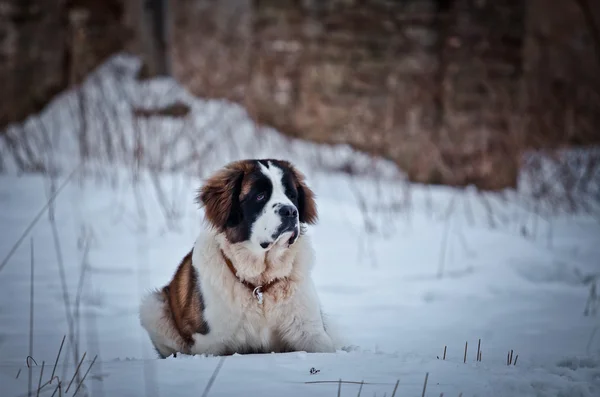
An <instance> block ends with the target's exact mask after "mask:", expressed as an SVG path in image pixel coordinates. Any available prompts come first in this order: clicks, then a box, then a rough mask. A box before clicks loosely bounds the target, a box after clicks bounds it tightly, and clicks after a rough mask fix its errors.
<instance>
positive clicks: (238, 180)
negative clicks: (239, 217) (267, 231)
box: [196, 160, 253, 231]
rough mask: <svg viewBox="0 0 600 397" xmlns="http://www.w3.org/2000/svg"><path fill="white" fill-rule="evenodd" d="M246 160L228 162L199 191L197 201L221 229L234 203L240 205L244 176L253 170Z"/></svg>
mask: <svg viewBox="0 0 600 397" xmlns="http://www.w3.org/2000/svg"><path fill="white" fill-rule="evenodd" d="M252 167H253V165H252V163H251V162H249V161H246V160H242V161H235V162H233V163H230V164H227V165H226V166H225V167H223V168H222V169H220V170H219V171H217V172H216V173H215V174H214V175H213V176H211V177H210V178H208V179H207V180H206V182H205V183H204V186H202V187H201V188H200V190H199V192H198V196H197V197H196V201H197V202H198V203H199V204H201V205H202V206H204V211H205V214H206V218H207V219H208V221H209V222H210V223H211V224H212V225H213V226H215V227H216V228H217V229H218V230H219V231H224V229H225V228H226V226H227V223H228V221H229V214H230V213H231V208H232V206H233V205H239V203H238V200H239V194H240V193H241V191H242V189H243V182H244V176H245V175H246V174H248V173H249V172H251V171H252Z"/></svg>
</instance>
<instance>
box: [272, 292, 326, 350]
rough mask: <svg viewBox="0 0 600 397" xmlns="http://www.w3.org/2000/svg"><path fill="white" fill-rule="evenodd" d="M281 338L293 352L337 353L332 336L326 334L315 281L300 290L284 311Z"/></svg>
mask: <svg viewBox="0 0 600 397" xmlns="http://www.w3.org/2000/svg"><path fill="white" fill-rule="evenodd" d="M280 324H281V326H280V329H279V335H280V337H281V338H282V342H283V343H284V344H285V345H287V346H288V347H289V348H290V349H291V350H296V351H299V350H300V351H306V352H310V353H316V352H327V353H333V352H335V345H334V343H333V341H332V339H331V336H330V335H329V334H328V333H327V331H326V330H325V324H324V323H323V317H322V315H321V307H320V303H319V299H318V297H317V294H316V289H315V288H314V285H313V284H312V282H311V281H308V282H307V283H306V284H305V285H303V286H302V288H300V289H298V290H297V291H296V293H295V294H294V296H293V297H292V299H291V300H290V302H289V303H288V304H287V305H285V307H282V311H281V321H280Z"/></svg>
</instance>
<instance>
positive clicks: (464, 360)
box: [463, 342, 469, 363]
mask: <svg viewBox="0 0 600 397" xmlns="http://www.w3.org/2000/svg"><path fill="white" fill-rule="evenodd" d="M468 344H469V342H465V356H464V358H463V363H466V362H467V346H468Z"/></svg>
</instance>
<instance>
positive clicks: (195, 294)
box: [162, 251, 209, 349]
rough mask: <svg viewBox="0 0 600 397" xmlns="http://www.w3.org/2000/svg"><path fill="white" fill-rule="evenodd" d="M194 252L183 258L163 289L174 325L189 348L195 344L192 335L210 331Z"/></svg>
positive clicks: (204, 333)
mask: <svg viewBox="0 0 600 397" xmlns="http://www.w3.org/2000/svg"><path fill="white" fill-rule="evenodd" d="M192 252H193V251H190V252H189V253H188V254H187V255H186V256H185V257H184V258H183V260H182V261H181V263H180V264H179V267H178V268H177V271H176V272H175V275H174V276H173V279H172V280H171V282H170V283H169V285H167V286H165V287H164V288H163V290H162V294H163V296H164V297H165V299H166V301H167V304H168V308H169V309H170V314H171V318H172V320H173V326H174V327H175V329H177V332H178V333H179V336H180V337H181V339H182V342H183V343H184V345H185V347H186V348H188V349H189V348H190V347H191V346H192V345H193V344H194V339H193V337H192V335H194V334H196V333H200V334H202V335H206V334H208V332H209V327H208V324H207V323H206V321H205V320H204V318H203V312H204V300H203V299H202V294H201V292H200V290H199V288H198V275H197V273H196V269H194V267H193V266H192Z"/></svg>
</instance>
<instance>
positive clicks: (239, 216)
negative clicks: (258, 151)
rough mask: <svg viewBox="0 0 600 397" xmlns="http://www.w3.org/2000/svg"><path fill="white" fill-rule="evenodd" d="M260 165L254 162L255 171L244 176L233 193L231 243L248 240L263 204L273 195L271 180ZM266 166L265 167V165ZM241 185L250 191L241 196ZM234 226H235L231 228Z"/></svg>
mask: <svg viewBox="0 0 600 397" xmlns="http://www.w3.org/2000/svg"><path fill="white" fill-rule="evenodd" d="M259 163H260V164H264V161H263V160H258V161H257V162H256V167H255V170H254V171H252V172H251V173H250V174H247V175H245V176H244V179H243V180H240V182H239V189H237V187H238V186H237V185H236V191H234V192H233V194H234V196H235V200H234V204H233V206H232V207H233V208H232V211H231V212H232V215H231V216H230V219H231V220H232V222H231V223H230V225H232V227H235V234H234V233H232V235H234V236H235V238H232V239H230V240H231V242H232V243H238V242H241V241H246V240H248V239H249V238H250V231H251V230H252V225H253V224H254V222H255V221H256V219H257V218H258V216H259V215H260V214H261V213H262V212H263V210H264V208H265V204H266V203H267V202H268V201H269V199H270V198H271V194H272V193H273V185H272V183H271V180H270V179H269V178H268V177H267V176H266V175H265V174H263V173H262V172H261V169H260V165H259ZM265 166H266V165H265ZM242 185H248V186H250V190H249V191H248V192H247V193H245V194H244V196H243V197H240V196H241V192H242ZM234 224H235V226H233V225H234Z"/></svg>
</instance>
